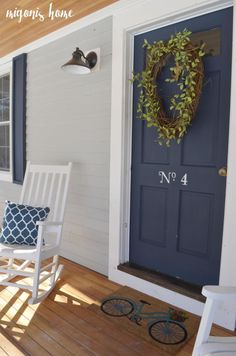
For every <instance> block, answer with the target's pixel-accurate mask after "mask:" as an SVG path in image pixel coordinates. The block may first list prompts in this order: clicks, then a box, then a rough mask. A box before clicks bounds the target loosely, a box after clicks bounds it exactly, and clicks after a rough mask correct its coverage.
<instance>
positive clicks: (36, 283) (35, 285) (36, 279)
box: [32, 261, 41, 299]
mask: <svg viewBox="0 0 236 356" xmlns="http://www.w3.org/2000/svg"><path fill="white" fill-rule="evenodd" d="M40 266H41V262H40V261H35V272H34V277H33V290H32V299H37V297H38V288H39V277H40Z"/></svg>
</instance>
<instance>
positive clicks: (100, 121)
mask: <svg viewBox="0 0 236 356" xmlns="http://www.w3.org/2000/svg"><path fill="white" fill-rule="evenodd" d="M111 36H112V19H111V18H107V19H105V20H102V21H100V22H98V23H95V24H94V25H90V26H88V27H85V28H83V29H81V30H79V31H76V32H74V33H73V34H70V35H67V36H66V37H64V38H61V39H59V40H57V41H54V42H52V43H50V44H48V45H45V46H43V47H41V48H39V49H37V50H34V51H32V52H30V53H29V54H28V74H27V159H28V160H31V161H32V162H35V163H66V162H68V161H72V162H73V169H72V178H71V184H70V189H69V199H68V205H67V210H66V217H65V224H64V231H63V242H62V248H61V255H62V256H64V257H66V258H69V259H71V260H73V261H75V262H78V263H81V264H82V265H84V266H87V267H89V268H91V269H94V270H96V271H98V272H101V273H103V274H107V269H108V209H109V201H108V198H109V139H110V96H111V94H110V93H111ZM77 46H79V47H80V48H81V49H82V50H83V51H85V52H86V51H87V50H91V49H95V48H98V47H100V48H101V64H100V66H101V69H100V71H98V72H94V73H91V74H89V75H86V76H73V75H70V74H67V73H65V72H63V71H62V70H61V68H60V66H61V65H62V64H64V63H65V62H67V61H68V60H69V59H70V58H71V53H72V52H73V51H74V50H75V48H76V47H77ZM19 191H20V187H18V186H15V185H13V184H10V183H4V184H2V183H1V185H0V201H1V203H2V202H3V201H4V200H5V199H6V198H7V199H13V200H14V199H17V198H18V196H19Z"/></svg>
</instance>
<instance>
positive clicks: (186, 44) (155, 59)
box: [132, 29, 205, 146]
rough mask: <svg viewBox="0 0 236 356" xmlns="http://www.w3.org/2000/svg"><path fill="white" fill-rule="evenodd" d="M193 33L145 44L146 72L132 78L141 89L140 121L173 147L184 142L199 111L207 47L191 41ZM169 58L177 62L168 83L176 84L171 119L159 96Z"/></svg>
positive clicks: (159, 140) (167, 80)
mask: <svg viewBox="0 0 236 356" xmlns="http://www.w3.org/2000/svg"><path fill="white" fill-rule="evenodd" d="M190 35H191V32H190V31H188V30H187V29H184V30H183V31H182V32H178V33H177V34H176V35H175V36H173V35H172V36H171V38H170V39H169V40H168V41H167V42H164V41H158V42H154V43H153V44H149V43H148V41H147V40H144V44H143V47H144V48H146V50H147V57H146V58H147V64H146V68H145V70H143V71H142V72H140V73H137V74H133V79H132V80H133V81H137V82H138V85H137V86H138V87H139V88H141V90H140V95H139V99H138V105H137V113H138V117H139V118H141V119H143V120H145V121H146V122H147V127H153V126H154V127H155V128H156V129H157V132H158V142H159V143H160V144H162V143H166V144H167V146H169V145H170V142H171V140H177V142H178V143H179V142H180V140H181V138H182V137H183V136H184V134H185V133H186V132H187V128H188V126H189V125H190V124H191V121H192V119H193V117H194V115H195V112H196V110H197V106H198V103H199V99H200V95H201V91H202V83H203V76H204V67H203V61H202V57H203V56H204V55H205V52H204V45H205V44H204V43H203V44H201V45H200V46H197V45H194V44H193V43H192V42H191V41H190ZM170 57H173V58H174V66H173V67H171V68H170V72H171V76H170V78H166V79H165V81H166V82H169V83H176V84H177V85H178V87H179V90H178V93H176V94H174V95H173V97H171V98H170V107H169V110H170V111H171V113H172V115H171V117H167V114H166V112H165V108H164V103H163V99H162V98H161V97H160V95H159V93H158V83H157V79H158V76H159V75H160V73H161V71H162V69H163V67H164V66H165V65H166V63H167V61H168V59H169V58H170Z"/></svg>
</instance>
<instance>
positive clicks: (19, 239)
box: [0, 201, 50, 246]
mask: <svg viewBox="0 0 236 356" xmlns="http://www.w3.org/2000/svg"><path fill="white" fill-rule="evenodd" d="M49 211H50V209H49V208H39V207H37V208H35V207H33V206H29V205H21V204H16V203H12V202H9V201H6V208H5V213H4V217H3V229H2V232H1V235H0V243H4V244H8V245H12V244H16V245H30V246H35V245H36V244H37V236H38V226H37V225H36V223H37V221H44V220H45V219H47V216H48V214H49Z"/></svg>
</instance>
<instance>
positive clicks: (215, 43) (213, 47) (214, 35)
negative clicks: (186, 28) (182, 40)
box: [191, 27, 221, 56]
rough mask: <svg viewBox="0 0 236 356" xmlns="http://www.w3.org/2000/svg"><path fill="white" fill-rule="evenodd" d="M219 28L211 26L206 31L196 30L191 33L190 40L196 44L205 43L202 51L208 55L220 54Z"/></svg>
mask: <svg viewBox="0 0 236 356" xmlns="http://www.w3.org/2000/svg"><path fill="white" fill-rule="evenodd" d="M220 37H221V29H220V28H218V27H217V28H213V29H211V30H208V31H203V32H197V33H193V34H192V35H191V41H192V42H193V43H194V44H196V45H201V43H203V42H204V43H205V47H204V51H205V52H206V54H207V55H210V56H219V55H220V39H221V38H220Z"/></svg>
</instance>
